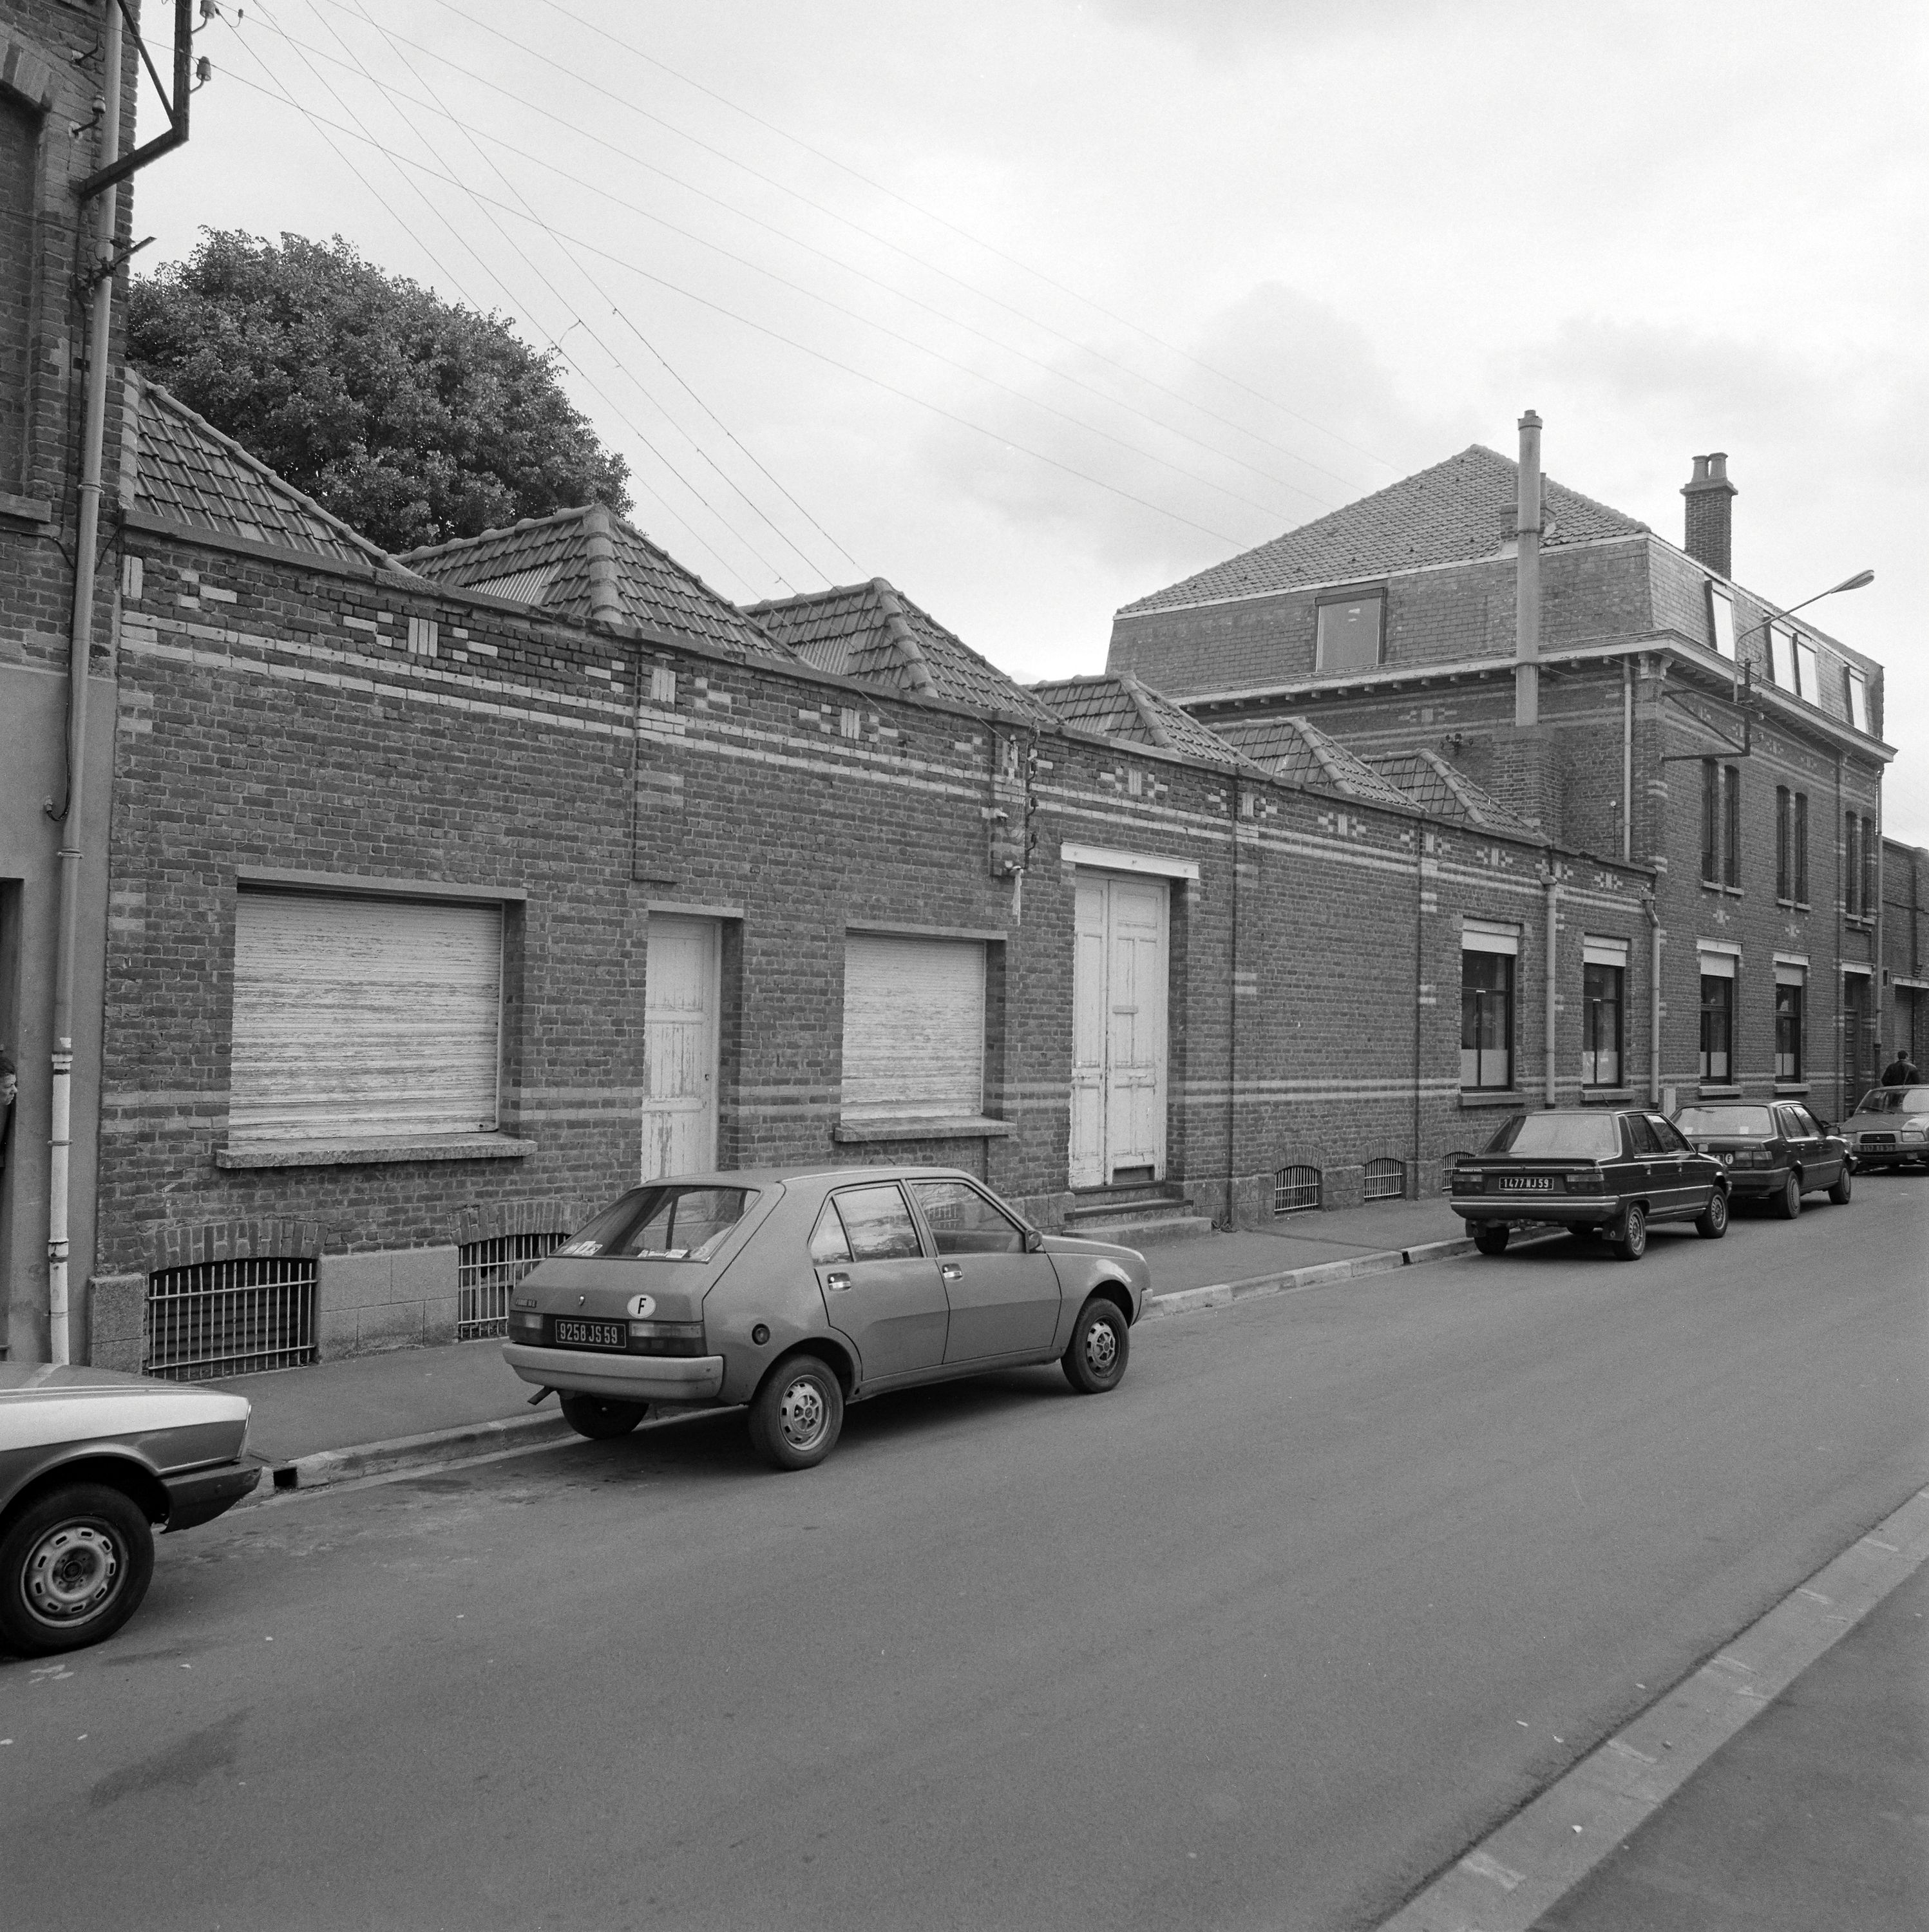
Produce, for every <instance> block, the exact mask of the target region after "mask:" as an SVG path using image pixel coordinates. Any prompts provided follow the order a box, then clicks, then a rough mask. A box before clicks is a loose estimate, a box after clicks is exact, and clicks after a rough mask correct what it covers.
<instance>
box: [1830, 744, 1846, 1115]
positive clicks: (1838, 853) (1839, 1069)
mask: <svg viewBox="0 0 1929 1932" xmlns="http://www.w3.org/2000/svg"><path fill="white" fill-rule="evenodd" d="M1833 843H1834V844H1835V1108H1834V1109H1833V1112H1834V1116H1835V1118H1837V1119H1838V1120H1839V1119H1840V1118H1841V1116H1842V1115H1843V1113H1844V1112H1846V1109H1845V1108H1844V1107H1843V1105H1842V1103H1843V1100H1845V1099H1846V1098H1847V1096H1846V1094H1845V1093H1844V1092H1843V1088H1844V1086H1845V1085H1846V1080H1845V1078H1844V1076H1843V1052H1844V1049H1846V1045H1847V1040H1846V1029H1847V1023H1848V1004H1849V1003H1848V1001H1847V999H1846V998H1845V997H1844V996H1845V995H1846V992H1847V988H1846V986H1844V985H1843V974H1842V859H1843V846H1844V844H1846V832H1845V829H1844V828H1843V823H1842V754H1841V752H1840V751H1838V752H1837V753H1836V754H1835V838H1834V841H1833Z"/></svg>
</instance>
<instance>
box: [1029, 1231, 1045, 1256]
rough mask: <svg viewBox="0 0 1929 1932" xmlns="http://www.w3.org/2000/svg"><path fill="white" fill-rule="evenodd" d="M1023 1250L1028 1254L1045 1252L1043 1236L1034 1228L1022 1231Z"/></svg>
mask: <svg viewBox="0 0 1929 1932" xmlns="http://www.w3.org/2000/svg"><path fill="white" fill-rule="evenodd" d="M1044 1252H1045V1237H1044V1236H1043V1235H1041V1234H1040V1232H1038V1230H1037V1229H1036V1228H1028V1229H1026V1230H1025V1253H1027V1254H1028V1255H1040V1254H1043V1253H1044Z"/></svg>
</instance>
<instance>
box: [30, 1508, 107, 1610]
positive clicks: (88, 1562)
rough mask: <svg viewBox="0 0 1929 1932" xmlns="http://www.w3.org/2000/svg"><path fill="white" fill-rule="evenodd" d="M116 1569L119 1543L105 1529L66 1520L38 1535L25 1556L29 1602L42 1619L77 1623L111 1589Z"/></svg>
mask: <svg viewBox="0 0 1929 1932" xmlns="http://www.w3.org/2000/svg"><path fill="white" fill-rule="evenodd" d="M120 1574H121V1553H120V1550H119V1547H118V1546H117V1545H116V1544H115V1541H114V1539H113V1538H112V1537H111V1536H110V1535H108V1534H107V1532H106V1531H105V1530H104V1529H98V1528H97V1527H96V1526H95V1525H94V1524H92V1523H62V1525H61V1526H60V1527H59V1528H58V1529H52V1530H49V1532H47V1534H46V1535H45V1536H43V1537H42V1538H40V1541H39V1542H38V1543H37V1544H35V1545H34V1549H33V1553H32V1554H31V1556H28V1559H27V1568H26V1586H27V1587H26V1597H27V1604H28V1608H30V1609H31V1610H32V1612H33V1613H34V1616H37V1617H38V1618H39V1619H40V1621H41V1622H43V1623H49V1624H72V1623H75V1622H78V1621H79V1620H80V1619H82V1618H83V1617H87V1616H92V1614H93V1613H95V1611H96V1610H98V1609H99V1608H100V1607H101V1605H102V1604H104V1603H105V1602H106V1601H107V1599H108V1598H110V1597H111V1596H112V1595H113V1594H114V1585H115V1582H116V1580H118V1577H119V1576H120Z"/></svg>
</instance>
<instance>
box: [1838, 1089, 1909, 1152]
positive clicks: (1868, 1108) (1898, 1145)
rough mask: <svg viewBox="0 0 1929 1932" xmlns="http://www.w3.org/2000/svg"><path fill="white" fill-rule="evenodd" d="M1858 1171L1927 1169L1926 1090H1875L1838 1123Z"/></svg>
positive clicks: (1863, 1097)
mask: <svg viewBox="0 0 1929 1932" xmlns="http://www.w3.org/2000/svg"><path fill="white" fill-rule="evenodd" d="M1841 1131H1842V1133H1843V1136H1844V1137H1845V1138H1846V1140H1847V1141H1848V1143H1849V1148H1850V1149H1851V1150H1852V1152H1853V1154H1854V1155H1855V1165H1856V1166H1858V1167H1901V1166H1906V1164H1908V1163H1910V1162H1912V1161H1919V1162H1921V1163H1923V1164H1924V1165H1925V1166H1929V1087H1876V1088H1871V1089H1870V1091H1869V1092H1867V1093H1866V1094H1864V1095H1863V1096H1862V1097H1861V1100H1859V1101H1858V1102H1857V1103H1856V1105H1855V1112H1853V1113H1852V1114H1851V1115H1849V1118H1847V1119H1846V1121H1843V1123H1842V1129H1841Z"/></svg>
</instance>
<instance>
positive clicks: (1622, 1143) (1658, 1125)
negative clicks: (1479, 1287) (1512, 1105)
mask: <svg viewBox="0 0 1929 1932" xmlns="http://www.w3.org/2000/svg"><path fill="white" fill-rule="evenodd" d="M1728 1192H1729V1178H1728V1170H1727V1169H1726V1168H1725V1167H1724V1166H1722V1164H1721V1162H1720V1161H1718V1160H1710V1159H1709V1157H1707V1156H1706V1155H1705V1154H1697V1152H1696V1151H1695V1150H1694V1148H1691V1147H1690V1146H1689V1145H1688V1142H1686V1141H1685V1140H1684V1139H1682V1136H1680V1135H1679V1133H1676V1131H1675V1130H1674V1128H1673V1127H1671V1126H1670V1124H1669V1123H1668V1121H1667V1118H1666V1117H1665V1116H1664V1115H1661V1114H1659V1113H1654V1112H1646V1111H1643V1110H1640V1109H1633V1108H1629V1109H1611V1108H1606V1107H1561V1108H1550V1109H1548V1110H1547V1112H1544V1113H1539V1114H1516V1115H1514V1116H1513V1117H1512V1118H1511V1119H1510V1120H1509V1121H1508V1122H1507V1124H1505V1126H1504V1127H1502V1128H1501V1130H1500V1131H1499V1133H1496V1135H1495V1136H1494V1137H1493V1139H1492V1140H1490V1141H1489V1142H1488V1143H1487V1145H1486V1147H1485V1148H1483V1149H1482V1150H1481V1152H1480V1153H1479V1154H1473V1155H1465V1154H1463V1155H1462V1156H1461V1157H1460V1159H1459V1160H1458V1161H1457V1163H1455V1166H1454V1172H1453V1178H1452V1186H1451V1194H1452V1199H1453V1203H1454V1213H1455V1214H1458V1215H1460V1217H1461V1218H1462V1219H1463V1220H1465V1221H1466V1224H1467V1232H1469V1234H1470V1235H1472V1236H1473V1238H1474V1245H1475V1247H1477V1248H1478V1249H1479V1250H1480V1251H1481V1253H1482V1254H1484V1255H1497V1254H1499V1253H1501V1251H1502V1250H1503V1249H1504V1248H1505V1247H1506V1246H1507V1244H1508V1238H1509V1236H1510V1235H1511V1234H1512V1233H1513V1232H1514V1230H1515V1229H1517V1228H1520V1227H1523V1226H1528V1225H1530V1224H1532V1223H1540V1222H1554V1223H1559V1224H1560V1225H1562V1226H1565V1227H1567V1228H1568V1229H1571V1230H1572V1231H1573V1232H1574V1233H1575V1234H1577V1235H1583V1236H1588V1237H1592V1236H1595V1235H1607V1237H1608V1238H1609V1239H1610V1241H1612V1242H1613V1244H1614V1251H1615V1253H1616V1254H1618V1255H1619V1256H1620V1257H1621V1259H1622V1260H1623V1261H1627V1262H1634V1261H1639V1260H1640V1259H1641V1257H1642V1256H1643V1255H1644V1254H1645V1253H1647V1250H1648V1229H1649V1225H1650V1224H1651V1223H1654V1222H1656V1221H1692V1222H1693V1223H1694V1230H1695V1232H1696V1233H1697V1234H1698V1235H1703V1236H1704V1237H1706V1238H1707V1239H1708V1240H1709V1241H1719V1240H1720V1239H1721V1237H1722V1236H1723V1235H1725V1234H1726V1233H1727V1232H1728Z"/></svg>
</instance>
